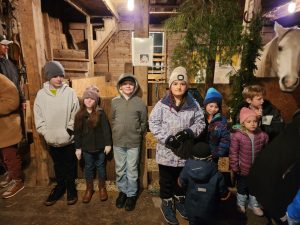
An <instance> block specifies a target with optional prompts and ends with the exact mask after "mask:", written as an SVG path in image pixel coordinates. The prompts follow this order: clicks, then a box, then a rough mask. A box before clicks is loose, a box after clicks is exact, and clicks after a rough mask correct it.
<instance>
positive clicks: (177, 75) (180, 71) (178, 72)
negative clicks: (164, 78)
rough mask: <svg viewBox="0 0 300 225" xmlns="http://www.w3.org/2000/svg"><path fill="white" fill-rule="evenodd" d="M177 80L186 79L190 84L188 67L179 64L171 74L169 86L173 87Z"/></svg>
mask: <svg viewBox="0 0 300 225" xmlns="http://www.w3.org/2000/svg"><path fill="white" fill-rule="evenodd" d="M175 80H180V81H185V82H186V84H188V77H187V74H186V69H185V68H184V67H182V66H178V67H176V68H175V69H174V70H173V71H172V73H171V76H170V78H169V87H171V84H172V83H173V82H174V81H175Z"/></svg>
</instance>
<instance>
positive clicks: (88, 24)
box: [85, 16, 95, 77]
mask: <svg viewBox="0 0 300 225" xmlns="http://www.w3.org/2000/svg"><path fill="white" fill-rule="evenodd" d="M85 34H86V38H87V43H88V57H89V74H88V76H89V77H90V76H94V73H95V72H94V48H93V26H92V24H91V17H90V16H86V32H85Z"/></svg>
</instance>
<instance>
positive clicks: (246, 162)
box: [229, 107, 268, 216]
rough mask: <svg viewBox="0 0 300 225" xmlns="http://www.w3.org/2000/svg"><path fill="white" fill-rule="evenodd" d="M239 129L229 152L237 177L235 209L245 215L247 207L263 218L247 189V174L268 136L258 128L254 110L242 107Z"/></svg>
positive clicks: (235, 132)
mask: <svg viewBox="0 0 300 225" xmlns="http://www.w3.org/2000/svg"><path fill="white" fill-rule="evenodd" d="M240 123H241V128H240V129H236V130H233V133H232V134H231V144H230V150H229V163H230V168H231V170H232V171H233V172H234V173H236V175H237V209H238V211H239V212H241V213H243V214H244V213H246V207H247V202H248V197H249V205H248V207H249V208H250V209H252V211H253V213H254V214H255V215H257V216H263V211H262V210H261V209H260V205H259V203H258V202H257V200H256V197H255V196H253V195H251V190H249V187H248V174H249V171H250V168H251V166H252V164H253V162H254V160H255V158H256V156H257V154H258V152H260V151H261V150H262V149H263V148H264V147H265V146H266V144H267V143H268V135H267V134H266V133H265V132H263V131H261V130H260V129H259V128H258V118H257V114H256V112H255V111H254V110H252V109H249V108H246V107H243V108H242V109H241V111H240Z"/></svg>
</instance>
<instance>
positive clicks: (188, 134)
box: [175, 129, 194, 142]
mask: <svg viewBox="0 0 300 225" xmlns="http://www.w3.org/2000/svg"><path fill="white" fill-rule="evenodd" d="M175 137H176V139H177V140H178V141H179V142H184V141H186V140H188V139H192V138H194V134H193V131H191V130H190V129H185V130H183V131H179V132H178V133H177V134H176V135H175Z"/></svg>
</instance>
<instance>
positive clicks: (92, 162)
mask: <svg viewBox="0 0 300 225" xmlns="http://www.w3.org/2000/svg"><path fill="white" fill-rule="evenodd" d="M83 158H84V162H85V165H84V176H85V179H86V180H87V181H93V179H94V170H95V167H96V168H97V171H98V177H99V179H100V180H105V179H106V171H105V154H104V152H103V151H98V152H83Z"/></svg>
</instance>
